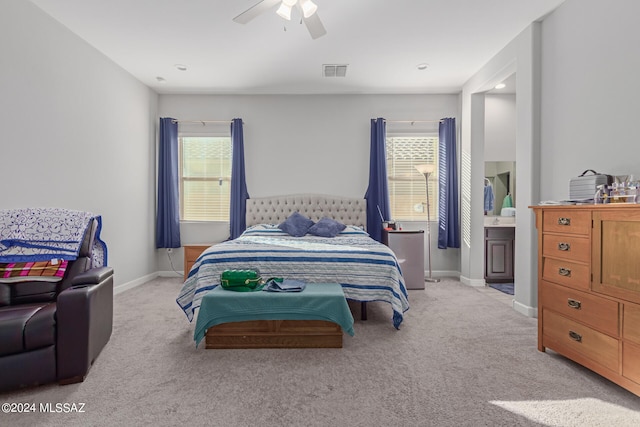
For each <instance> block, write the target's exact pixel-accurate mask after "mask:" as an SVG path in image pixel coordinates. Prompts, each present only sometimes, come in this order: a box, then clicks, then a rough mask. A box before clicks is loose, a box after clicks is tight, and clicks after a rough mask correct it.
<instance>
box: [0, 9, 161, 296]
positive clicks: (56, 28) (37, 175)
mask: <svg viewBox="0 0 640 427" xmlns="http://www.w3.org/2000/svg"><path fill="white" fill-rule="evenodd" d="M0 40H2V42H1V43H0V58H2V66H0V93H1V94H2V95H1V96H0V125H1V126H2V129H3V134H2V140H1V141H2V142H1V143H0V144H1V149H2V154H1V156H2V179H1V180H0V194H2V200H3V202H2V208H17V207H64V208H70V209H78V210H86V211H91V212H94V213H97V214H101V215H102V217H103V231H102V237H103V240H104V241H105V242H106V243H107V245H108V250H109V262H108V263H109V265H111V266H112V267H114V270H115V283H116V286H118V285H119V284H122V283H125V282H129V281H132V280H134V279H139V278H141V277H144V276H148V275H149V274H152V273H154V272H155V271H156V270H157V267H156V259H155V257H154V250H153V247H154V238H153V235H154V234H153V228H154V216H155V215H154V210H155V196H154V192H153V189H154V186H155V178H154V174H155V166H154V165H155V142H154V141H155V132H156V130H155V127H156V120H157V119H156V117H157V113H156V109H157V95H156V94H155V93H154V92H153V91H151V90H150V89H149V88H147V87H146V86H144V85H143V84H141V83H140V82H138V81H137V80H136V79H134V78H133V77H132V76H131V75H130V74H128V73H126V72H125V71H123V70H122V69H121V68H120V67H118V66H117V65H116V64H114V63H113V62H111V61H110V60H109V59H107V58H106V57H105V56H104V55H102V54H101V53H100V52H98V51H97V50H95V49H94V48H93V47H90V46H89V45H88V44H87V43H85V42H84V41H83V40H81V39H80V38H78V37H77V36H76V35H74V34H72V33H71V32H70V31H68V30H67V29H66V28H65V27H63V26H61V25H60V24H59V23H58V22H57V21H55V20H53V19H52V18H51V17H49V16H48V15H46V14H44V13H43V12H42V11H41V10H40V9H38V8H37V7H36V6H34V5H33V4H32V3H30V2H27V1H22V0H5V1H3V2H2V13H1V14H0Z"/></svg>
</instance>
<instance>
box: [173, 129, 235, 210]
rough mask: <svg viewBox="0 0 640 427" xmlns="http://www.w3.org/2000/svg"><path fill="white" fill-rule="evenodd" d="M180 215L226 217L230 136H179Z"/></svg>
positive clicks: (229, 171) (229, 197)
mask: <svg viewBox="0 0 640 427" xmlns="http://www.w3.org/2000/svg"><path fill="white" fill-rule="evenodd" d="M179 143H180V219H181V220H183V221H229V205H230V199H231V137H228V136H224V137H214V136H182V137H180V138H179Z"/></svg>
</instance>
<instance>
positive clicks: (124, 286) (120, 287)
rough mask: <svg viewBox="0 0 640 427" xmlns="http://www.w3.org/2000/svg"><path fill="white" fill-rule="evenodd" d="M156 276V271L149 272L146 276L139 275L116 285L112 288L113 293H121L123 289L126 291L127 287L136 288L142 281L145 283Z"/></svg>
mask: <svg viewBox="0 0 640 427" xmlns="http://www.w3.org/2000/svg"><path fill="white" fill-rule="evenodd" d="M156 277H158V272H155V273H151V274H147V275H146V276H142V277H139V278H137V279H135V280H132V281H130V282H127V283H123V284H121V285H118V286H116V287H115V288H113V294H114V295H117V294H119V293H122V292H124V291H128V290H129V289H133V288H136V287H138V286H140V285H142V284H144V283H147V282H148V281H150V280H153V279H155V278H156Z"/></svg>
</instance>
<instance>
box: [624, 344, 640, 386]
mask: <svg viewBox="0 0 640 427" xmlns="http://www.w3.org/2000/svg"><path fill="white" fill-rule="evenodd" d="M622 375H624V376H625V377H627V378H629V379H630V380H631V381H635V382H637V383H638V384H640V347H638V346H636V345H633V344H630V343H628V342H625V343H624V344H622Z"/></svg>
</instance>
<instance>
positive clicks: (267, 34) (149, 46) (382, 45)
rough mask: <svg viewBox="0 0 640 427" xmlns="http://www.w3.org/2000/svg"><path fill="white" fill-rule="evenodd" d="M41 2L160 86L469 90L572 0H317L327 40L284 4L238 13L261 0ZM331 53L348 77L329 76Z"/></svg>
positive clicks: (192, 89) (234, 90)
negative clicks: (279, 8) (498, 57)
mask: <svg viewBox="0 0 640 427" xmlns="http://www.w3.org/2000/svg"><path fill="white" fill-rule="evenodd" d="M31 1H32V2H33V3H35V4H36V5H37V6H39V7H40V8H41V9H43V10H44V11H45V12H46V13H48V14H49V15H51V16H53V17H54V18H55V19H57V20H58V21H60V22H61V23H62V24H63V25H65V26H66V27H68V28H69V29H70V30H71V31H73V32H74V33H76V34H77V35H78V36H80V37H81V38H83V39H84V40H86V41H87V42H88V43H89V44H91V45H93V46H94V47H95V48H96V49H98V50H99V51H101V52H102V53H104V54H105V55H106V56H108V57H109V58H111V59H112V60H113V61H114V62H115V63H117V64H118V65H120V66H121V67H122V68H124V69H125V70H127V71H128V72H130V73H131V74H132V75H133V76H135V77H136V78H137V79H139V80H140V81H141V82H143V83H144V84H146V85H148V86H150V87H152V88H153V89H154V90H156V91H157V92H159V93H202V94H303V93H304V94H318V93H332V94H337V93H350V94H354V93H377V94H384V93H393V94H404V93H457V92H459V91H460V89H461V87H462V85H463V84H464V83H465V82H466V81H467V79H469V78H470V77H471V76H472V75H473V74H474V73H475V72H476V71H478V70H479V69H480V68H481V67H482V66H483V65H484V64H485V63H486V62H487V61H489V60H490V59H491V58H492V57H493V56H494V55H495V54H496V53H497V52H499V51H500V50H501V49H502V48H503V47H504V46H505V45H506V44H507V43H508V42H509V41H511V40H512V39H513V38H515V37H516V36H517V35H518V34H519V33H520V32H521V31H522V30H524V29H525V28H526V27H527V26H528V25H529V24H530V23H531V22H533V21H535V20H537V19H539V18H541V17H542V16H544V15H545V14H547V13H549V12H550V11H552V10H553V9H554V8H556V7H557V6H558V5H559V4H561V3H562V2H563V1H564V0H340V1H338V0H314V2H315V3H316V4H317V5H318V14H319V16H320V18H321V20H322V22H323V24H324V26H325V28H326V30H327V35H325V36H323V37H320V38H318V39H316V40H312V39H311V37H310V36H309V34H308V32H307V29H306V27H305V26H304V25H303V24H302V25H301V24H300V23H299V19H297V20H292V21H290V22H288V21H284V20H283V19H282V18H280V17H279V16H278V15H276V13H275V10H276V7H274V8H273V9H271V10H269V11H267V12H266V13H264V14H262V15H260V16H259V17H257V18H256V19H254V20H253V21H251V22H249V23H248V24H246V25H242V24H236V23H234V22H233V21H232V18H234V17H235V16H237V15H238V14H240V13H241V12H243V11H244V10H246V9H248V8H249V7H251V6H252V5H254V4H255V3H257V2H258V0H31ZM294 13H297V12H295V11H294ZM285 28H286V31H285ZM420 63H427V64H429V67H428V68H427V69H426V70H424V71H420V70H418V69H417V68H416V67H417V65H418V64H420ZM175 64H184V65H186V66H187V67H188V69H187V70H186V71H179V70H177V69H176V68H175ZM323 64H349V69H348V71H347V76H346V77H345V78H325V77H322V65H323ZM157 77H162V78H164V79H166V82H165V83H159V82H158V80H157Z"/></svg>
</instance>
